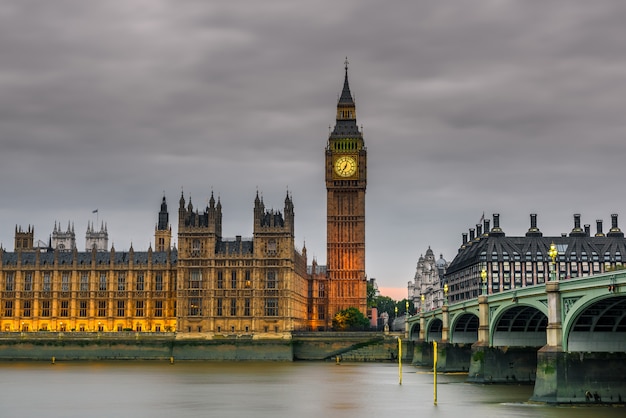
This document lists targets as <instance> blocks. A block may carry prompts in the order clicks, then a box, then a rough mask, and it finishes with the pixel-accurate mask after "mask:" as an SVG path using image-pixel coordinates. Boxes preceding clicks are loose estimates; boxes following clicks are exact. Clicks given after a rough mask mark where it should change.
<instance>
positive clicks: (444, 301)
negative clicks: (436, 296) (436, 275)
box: [443, 283, 448, 306]
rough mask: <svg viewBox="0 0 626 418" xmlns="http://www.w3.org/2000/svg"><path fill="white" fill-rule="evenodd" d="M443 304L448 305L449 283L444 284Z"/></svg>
mask: <svg viewBox="0 0 626 418" xmlns="http://www.w3.org/2000/svg"><path fill="white" fill-rule="evenodd" d="M443 304H444V305H445V306H448V283H446V284H444V285H443Z"/></svg>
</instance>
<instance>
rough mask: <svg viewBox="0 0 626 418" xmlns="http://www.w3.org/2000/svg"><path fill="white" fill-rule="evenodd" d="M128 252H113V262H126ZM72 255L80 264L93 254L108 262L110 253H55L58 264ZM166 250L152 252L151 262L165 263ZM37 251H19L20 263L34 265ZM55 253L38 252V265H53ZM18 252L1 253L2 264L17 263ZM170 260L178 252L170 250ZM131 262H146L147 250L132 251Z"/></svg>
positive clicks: (98, 260)
mask: <svg viewBox="0 0 626 418" xmlns="http://www.w3.org/2000/svg"><path fill="white" fill-rule="evenodd" d="M130 254H131V253H129V252H126V251H125V252H116V253H114V258H113V260H114V261H113V262H114V263H115V264H128V262H129V261H130ZM74 256H75V257H76V263H77V264H78V265H79V266H81V265H89V264H91V260H92V257H93V256H95V260H96V264H97V265H100V264H109V263H110V262H111V253H110V252H104V251H98V252H96V253H95V255H94V254H93V253H92V252H91V251H84V252H76V253H74V252H73V251H67V252H65V251H64V252H59V253H58V254H57V257H58V260H59V265H60V266H63V265H71V264H72V263H73V262H74ZM167 256H168V253H167V252H161V251H155V252H153V253H152V263H153V264H166V263H167ZM36 257H37V253H36V252H35V251H27V252H26V251H25V252H22V253H21V263H22V265H35V262H36ZM54 257H55V253H54V252H53V251H50V252H40V253H39V263H40V265H53V264H54ZM17 260H18V253H16V252H4V253H3V254H2V264H4V265H17ZM170 260H171V263H172V264H176V262H177V261H178V252H177V251H176V250H173V251H171V252H170ZM133 262H134V263H135V264H148V252H147V251H141V252H134V253H133Z"/></svg>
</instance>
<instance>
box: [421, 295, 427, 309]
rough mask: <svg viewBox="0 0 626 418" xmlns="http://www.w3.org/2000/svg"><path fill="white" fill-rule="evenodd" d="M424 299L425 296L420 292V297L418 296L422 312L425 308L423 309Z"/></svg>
mask: <svg viewBox="0 0 626 418" xmlns="http://www.w3.org/2000/svg"><path fill="white" fill-rule="evenodd" d="M424 299H426V298H425V297H424V294H423V293H422V297H421V298H420V300H421V303H420V311H422V312H424V310H425V309H424Z"/></svg>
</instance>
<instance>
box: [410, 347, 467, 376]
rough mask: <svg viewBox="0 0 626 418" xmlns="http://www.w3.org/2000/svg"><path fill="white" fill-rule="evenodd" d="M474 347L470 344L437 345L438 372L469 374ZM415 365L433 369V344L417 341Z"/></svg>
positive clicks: (414, 355) (414, 353)
mask: <svg viewBox="0 0 626 418" xmlns="http://www.w3.org/2000/svg"><path fill="white" fill-rule="evenodd" d="M471 355H472V347H471V345H469V344H450V343H446V342H440V343H437V371H438V372H442V373H454V372H467V371H468V368H469V362H470V357H471ZM413 364H414V365H416V366H423V367H432V365H433V344H432V343H431V342H426V341H416V342H415V343H414V344H413Z"/></svg>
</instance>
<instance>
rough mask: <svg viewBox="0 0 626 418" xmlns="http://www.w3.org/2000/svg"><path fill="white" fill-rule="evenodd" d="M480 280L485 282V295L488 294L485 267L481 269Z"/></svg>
mask: <svg viewBox="0 0 626 418" xmlns="http://www.w3.org/2000/svg"><path fill="white" fill-rule="evenodd" d="M480 280H481V281H482V282H483V295H485V296H487V271H485V269H482V270H481V271H480Z"/></svg>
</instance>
